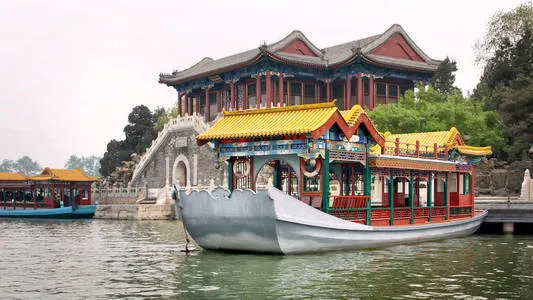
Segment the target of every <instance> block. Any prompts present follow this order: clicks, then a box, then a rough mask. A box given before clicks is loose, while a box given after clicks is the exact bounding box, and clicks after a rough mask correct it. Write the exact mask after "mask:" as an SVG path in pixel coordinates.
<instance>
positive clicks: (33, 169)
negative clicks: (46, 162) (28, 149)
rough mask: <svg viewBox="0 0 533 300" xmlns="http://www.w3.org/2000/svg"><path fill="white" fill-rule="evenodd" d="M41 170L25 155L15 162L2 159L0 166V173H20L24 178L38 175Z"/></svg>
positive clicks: (37, 164)
mask: <svg viewBox="0 0 533 300" xmlns="http://www.w3.org/2000/svg"><path fill="white" fill-rule="evenodd" d="M41 170H42V168H41V166H39V163H37V162H36V161H34V160H32V159H31V158H30V157H29V156H27V155H25V156H23V157H21V158H19V159H17V160H16V161H13V160H11V159H4V160H3V161H2V163H1V164H0V172H21V173H22V174H24V175H26V176H31V175H35V174H37V173H39V172H40V171H41Z"/></svg>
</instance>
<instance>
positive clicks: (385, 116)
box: [368, 86, 504, 152]
mask: <svg viewBox="0 0 533 300" xmlns="http://www.w3.org/2000/svg"><path fill="white" fill-rule="evenodd" d="M368 114H369V116H370V118H371V119H372V122H373V123H374V125H375V126H376V128H377V129H378V130H379V131H381V132H385V131H390V132H392V133H412V132H429V131H446V130H449V129H450V128H451V127H456V128H457V129H458V130H459V132H461V134H462V135H463V138H464V139H465V142H466V143H467V144H469V145H473V146H486V145H491V146H493V148H494V150H495V151H496V152H497V151H501V149H502V148H503V146H504V140H503V138H502V135H501V121H500V119H499V116H498V114H497V113H495V112H485V111H483V103H482V102H481V101H479V100H476V99H472V98H465V97H463V95H462V94H461V92H460V91H459V90H454V91H452V92H451V93H449V94H445V93H442V92H439V91H437V90H435V89H433V88H432V87H431V86H429V87H427V88H424V87H422V86H418V87H417V92H416V93H415V92H413V91H407V92H406V93H405V94H404V96H402V97H401V98H400V100H399V102H398V104H396V105H380V106H377V107H376V108H374V110H373V111H371V112H369V113H368Z"/></svg>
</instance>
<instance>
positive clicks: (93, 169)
mask: <svg viewBox="0 0 533 300" xmlns="http://www.w3.org/2000/svg"><path fill="white" fill-rule="evenodd" d="M100 159H101V158H100V157H98V156H96V155H91V156H87V157H86V156H79V157H78V156H76V155H74V154H72V155H71V156H70V157H69V159H68V160H67V162H66V163H65V166H64V168H65V169H81V170H83V172H84V173H85V174H87V175H89V176H95V177H98V176H100V173H99V169H100Z"/></svg>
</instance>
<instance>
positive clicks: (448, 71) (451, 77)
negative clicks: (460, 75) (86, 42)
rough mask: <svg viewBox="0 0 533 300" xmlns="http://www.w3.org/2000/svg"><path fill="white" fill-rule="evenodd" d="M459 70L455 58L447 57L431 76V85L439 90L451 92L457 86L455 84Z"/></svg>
mask: <svg viewBox="0 0 533 300" xmlns="http://www.w3.org/2000/svg"><path fill="white" fill-rule="evenodd" d="M455 71H457V63H456V62H455V60H450V59H449V58H448V57H446V58H445V59H444V60H443V61H442V62H441V63H440V65H439V68H438V69H437V72H435V74H434V75H433V78H431V85H432V86H433V88H435V89H436V90H437V91H439V92H442V93H450V92H452V91H453V90H456V89H457V88H456V87H455V86H453V84H454V83H455V74H454V72H455Z"/></svg>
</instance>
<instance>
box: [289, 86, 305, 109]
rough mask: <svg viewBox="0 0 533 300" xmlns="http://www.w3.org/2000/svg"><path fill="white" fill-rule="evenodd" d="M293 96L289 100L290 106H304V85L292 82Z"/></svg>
mask: <svg viewBox="0 0 533 300" xmlns="http://www.w3.org/2000/svg"><path fill="white" fill-rule="evenodd" d="M290 84H291V95H290V98H289V105H300V104H302V83H301V82H291V83H290Z"/></svg>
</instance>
